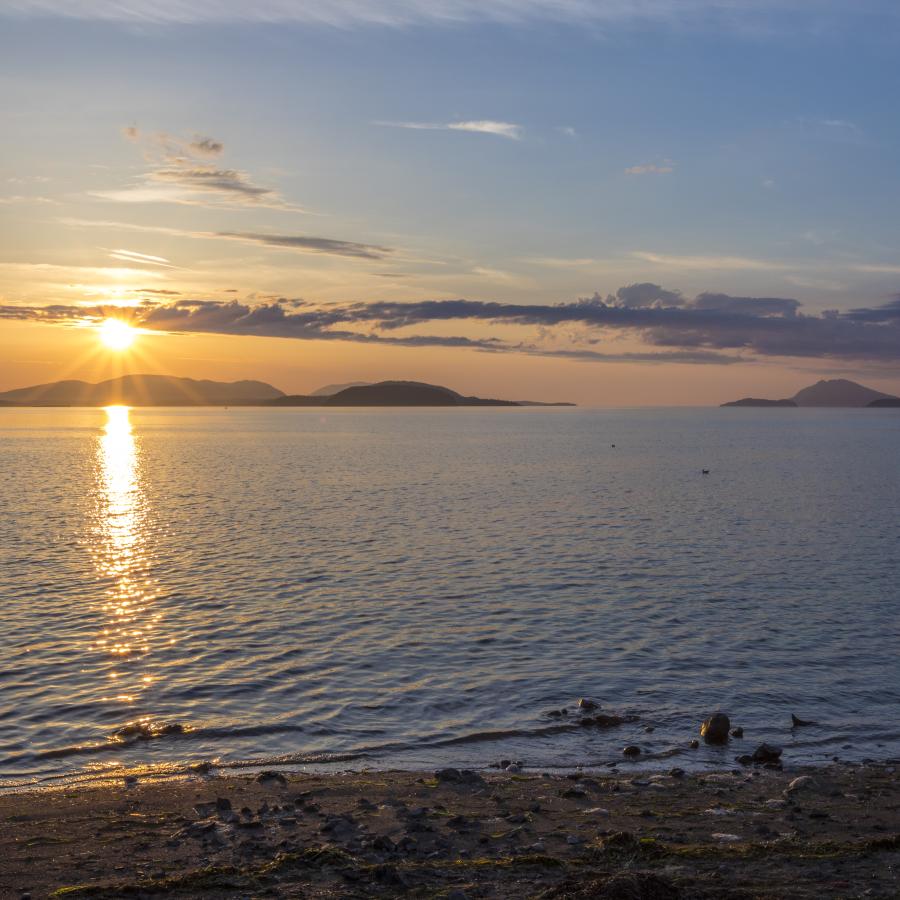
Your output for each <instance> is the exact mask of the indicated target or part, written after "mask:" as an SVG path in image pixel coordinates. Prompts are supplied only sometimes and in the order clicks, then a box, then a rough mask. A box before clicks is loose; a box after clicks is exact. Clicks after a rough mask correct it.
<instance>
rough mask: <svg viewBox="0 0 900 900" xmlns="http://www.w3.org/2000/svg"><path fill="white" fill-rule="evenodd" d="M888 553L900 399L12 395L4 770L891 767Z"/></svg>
mask: <svg viewBox="0 0 900 900" xmlns="http://www.w3.org/2000/svg"><path fill="white" fill-rule="evenodd" d="M704 470H708V471H707V472H706V473H704ZM898 546H900V414H898V412H897V411H896V410H868V409H840V410H835V409H705V408H704V409H688V408H685V409H645V408H644V409H622V410H600V409H572V408H558V409H554V408H546V409H544V408H540V409H539V408H484V409H451V410H446V409H444V410H434V409H414V410H406V409H403V410H398V409H381V410H356V409H340V410H328V411H323V410H321V409H296V408H295V409H251V408H231V409H226V408H209V409H197V408H190V409H128V408H127V407H111V408H106V409H2V410H0V785H2V786H4V787H6V788H16V787H18V788H21V787H41V786H47V785H53V784H58V783H60V782H82V781H90V780H92V779H103V778H110V777H119V775H120V774H121V773H122V772H125V771H141V772H146V773H149V774H155V775H158V776H160V777H162V776H168V775H171V776H177V775H179V774H180V773H184V772H187V771H190V767H191V766H196V765H197V764H198V763H203V762H208V763H211V764H212V765H213V766H216V767H219V769H221V770H223V771H224V770H229V769H249V770H253V769H254V768H256V769H262V768H279V769H281V770H285V771H288V770H292V771H293V770H300V771H302V770H310V769H314V770H331V769H340V770H347V769H354V770H359V769H364V768H371V769H422V770H426V769H430V768H433V767H440V766H457V767H465V768H476V769H484V768H487V767H490V766H492V765H493V766H497V765H500V763H501V762H502V763H509V762H511V763H513V764H515V763H519V764H521V765H523V766H524V767H525V769H526V771H528V770H532V769H533V770H537V771H562V770H571V769H575V768H577V767H586V768H598V769H600V768H604V767H618V768H619V770H622V769H623V768H624V769H626V770H627V771H630V770H631V769H638V770H641V769H648V768H666V769H668V768H671V767H673V766H678V767H681V768H685V769H694V770H696V769H700V768H709V769H722V768H732V767H734V766H735V765H736V763H735V761H734V760H735V757H736V756H739V755H741V754H744V753H752V751H753V749H755V747H756V746H758V744H760V743H762V742H767V743H770V744H776V745H778V746H780V747H782V748H783V760H784V762H785V764H788V765H806V764H827V763H829V762H831V761H833V760H835V759H837V760H840V761H847V762H858V761H863V760H866V759H870V760H886V759H895V758H897V757H900V718H898V716H897V709H898V702H900V554H898ZM581 698H586V699H588V700H590V701H592V702H594V703H596V704H597V705H598V707H599V709H598V710H597V711H594V712H592V713H591V716H595V715H596V714H597V712H599V713H601V714H603V715H608V716H616V717H620V718H621V719H623V720H624V721H623V722H622V723H621V724H619V725H612V726H606V727H598V726H597V725H595V724H588V725H585V724H583V723H582V721H581V720H582V718H583V714H582V712H581V710H580V709H579V707H578V703H579V700H580V699H581ZM563 710H565V712H563ZM717 710H722V711H724V712H726V713H727V714H728V715H729V717H730V718H731V721H732V724H733V725H734V726H741V727H742V728H743V729H744V737H743V738H741V739H733V740H732V741H730V743H729V744H728V745H726V746H724V747H719V746H708V745H706V744H705V743H702V742H701V744H700V746H699V748H696V749H693V748H692V747H691V741H692V739H695V738H697V737H698V727H699V724H700V722H701V721H702V720H703V719H704V718H705V717H706V716H708V715H709V714H710V713H712V712H714V711H717ZM792 714H794V715H796V716H799V717H800V718H801V719H803V720H807V721H810V722H813V723H815V724H812V725H807V726H804V727H799V728H795V727H792V724H791V715H792ZM628 745H635V746H638V747H639V748H640V749H641V755H640V757H638V758H637V760H636V761H632V760H627V759H626V758H625V757H623V754H622V750H623V748H624V747H625V746H628Z"/></svg>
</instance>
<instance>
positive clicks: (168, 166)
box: [94, 125, 296, 209]
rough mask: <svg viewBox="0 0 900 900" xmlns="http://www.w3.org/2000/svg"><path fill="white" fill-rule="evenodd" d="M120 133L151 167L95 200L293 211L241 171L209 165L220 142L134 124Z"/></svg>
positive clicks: (98, 194) (100, 193) (219, 149)
mask: <svg viewBox="0 0 900 900" xmlns="http://www.w3.org/2000/svg"><path fill="white" fill-rule="evenodd" d="M122 134H123V136H124V137H125V138H126V139H127V140H129V141H131V142H132V143H135V144H138V145H139V146H141V147H142V148H143V151H144V158H145V159H146V160H147V162H148V163H149V164H150V168H149V170H148V171H147V172H145V173H144V174H143V175H142V176H141V177H140V178H139V179H138V180H137V181H136V182H134V183H132V184H130V185H128V186H127V187H124V188H119V189H115V190H106V191H95V192H94V196H96V197H99V198H101V199H103V200H113V201H116V202H119V203H181V204H187V205H191V206H265V207H272V208H277V209H296V207H292V206H290V205H289V204H288V203H286V202H285V201H284V199H283V198H282V197H281V196H280V195H279V194H278V192H277V191H276V190H275V189H274V188H270V187H263V186H261V185H258V184H255V183H254V182H253V180H252V179H251V177H250V176H249V175H248V174H247V173H246V172H242V171H240V170H238V169H226V168H221V167H219V166H216V165H213V164H212V163H211V162H209V160H210V159H212V158H214V157H218V156H221V155H222V153H223V152H224V145H223V144H222V142H221V141H218V140H216V139H214V138H211V137H205V136H203V135H195V136H194V137H193V138H188V139H185V138H180V137H178V136H176V135H171V134H168V133H166V132H143V131H142V130H141V129H139V128H138V127H137V126H135V125H129V126H127V127H125V128H123V129H122Z"/></svg>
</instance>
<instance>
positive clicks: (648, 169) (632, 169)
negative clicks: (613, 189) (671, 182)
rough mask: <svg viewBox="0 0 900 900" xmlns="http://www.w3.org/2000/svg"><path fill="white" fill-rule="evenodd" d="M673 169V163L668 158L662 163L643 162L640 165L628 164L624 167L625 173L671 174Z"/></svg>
mask: <svg viewBox="0 0 900 900" xmlns="http://www.w3.org/2000/svg"><path fill="white" fill-rule="evenodd" d="M674 171H675V167H674V165H673V164H672V163H671V162H669V161H668V160H667V161H666V162H664V163H663V164H662V165H657V164H656V163H645V164H643V165H640V166H629V167H628V168H627V169H625V174H626V175H671V174H672V172H674Z"/></svg>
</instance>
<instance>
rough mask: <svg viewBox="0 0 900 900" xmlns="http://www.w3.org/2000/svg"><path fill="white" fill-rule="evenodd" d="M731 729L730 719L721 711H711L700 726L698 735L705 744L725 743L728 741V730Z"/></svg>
mask: <svg viewBox="0 0 900 900" xmlns="http://www.w3.org/2000/svg"><path fill="white" fill-rule="evenodd" d="M730 729H731V720H730V719H729V718H728V716H726V715H725V713H723V712H717V713H713V714H712V715H711V716H710V717H709V718H708V719H706V720H705V721H704V722H703V724H702V725H701V726H700V737H702V738H703V740H705V741H706V743H707V744H725V743H727V742H728V732H729V730H730Z"/></svg>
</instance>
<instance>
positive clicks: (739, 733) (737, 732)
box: [731, 726, 744, 738]
mask: <svg viewBox="0 0 900 900" xmlns="http://www.w3.org/2000/svg"><path fill="white" fill-rule="evenodd" d="M731 736H732V737H733V738H742V737H743V736H744V729H743V728H741V727H740V726H738V727H737V728H732V729H731Z"/></svg>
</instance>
